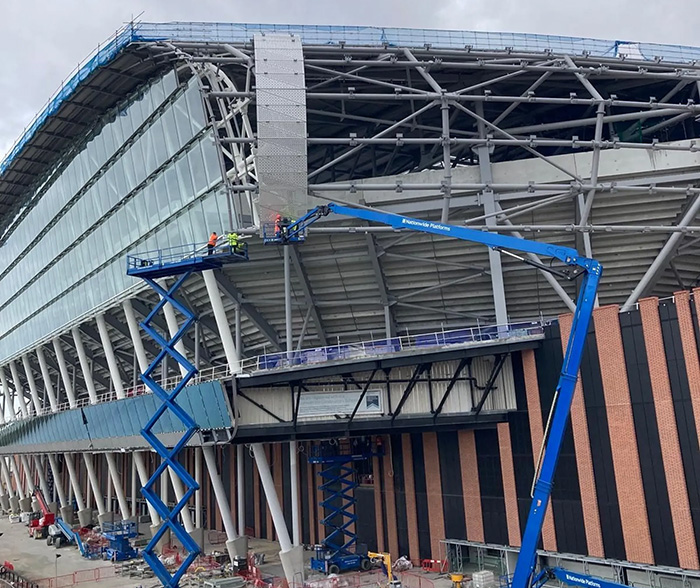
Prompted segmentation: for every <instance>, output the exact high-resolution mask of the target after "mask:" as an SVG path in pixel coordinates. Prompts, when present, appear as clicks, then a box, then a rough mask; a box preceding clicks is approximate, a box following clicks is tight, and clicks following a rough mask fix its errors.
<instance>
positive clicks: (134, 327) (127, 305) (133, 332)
mask: <svg viewBox="0 0 700 588" xmlns="http://www.w3.org/2000/svg"><path fill="white" fill-rule="evenodd" d="M122 308H123V309H124V316H126V324H127V325H128V327H129V335H130V336H131V342H132V343H133V345H134V353H135V354H136V360H137V362H138V364H139V370H141V373H143V372H145V371H146V368H148V358H147V357H146V348H145V347H144V345H143V339H141V331H140V330H139V322H138V320H137V319H136V313H135V312H134V307H133V305H132V304H131V300H129V299H128V298H127V299H126V300H125V301H124V302H122Z"/></svg>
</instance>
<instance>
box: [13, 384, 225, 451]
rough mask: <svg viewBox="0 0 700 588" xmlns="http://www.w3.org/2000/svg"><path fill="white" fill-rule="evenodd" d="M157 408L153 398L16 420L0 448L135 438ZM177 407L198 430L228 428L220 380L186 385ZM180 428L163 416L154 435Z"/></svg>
mask: <svg viewBox="0 0 700 588" xmlns="http://www.w3.org/2000/svg"><path fill="white" fill-rule="evenodd" d="M160 404H162V402H161V401H160V400H159V399H158V398H157V397H156V396H154V395H153V394H146V395H143V396H135V397H133V398H125V399H124V400H116V401H114V402H104V403H102V404H95V405H92V406H86V407H84V408H79V409H75V410H67V411H64V412H59V413H56V414H51V415H46V416H42V417H37V418H33V419H30V420H26V421H19V422H16V423H12V424H10V425H7V426H6V427H4V428H3V429H1V430H0V445H2V446H11V447H15V448H18V449H20V450H21V446H23V445H47V444H60V443H78V442H80V441H86V442H87V441H90V442H96V441H99V440H100V439H114V438H119V437H139V438H140V436H141V429H142V428H143V427H144V426H145V425H146V423H147V422H148V419H149V418H150V416H151V415H152V414H153V413H155V411H156V409H157V408H158V406H160ZM178 404H180V405H181V406H182V407H183V409H184V410H186V411H187V412H188V413H189V414H191V415H192V417H193V418H194V420H195V422H196V423H197V424H198V425H199V426H200V428H201V429H203V430H207V429H226V428H230V427H233V422H232V420H231V414H230V412H229V408H228V402H227V400H226V396H225V391H224V389H223V386H222V385H221V382H219V381H216V380H215V381H211V382H204V383H202V384H197V385H194V386H187V387H186V388H184V389H183V390H182V392H181V393H180V395H179V396H178ZM184 429H185V427H184V425H183V424H182V422H180V420H179V419H177V418H175V417H174V416H172V415H170V414H169V413H165V414H164V415H163V417H162V418H161V419H159V421H158V422H157V423H156V424H155V426H154V427H153V432H154V433H155V434H165V433H175V432H180V431H183V430H184ZM18 446H19V447H18Z"/></svg>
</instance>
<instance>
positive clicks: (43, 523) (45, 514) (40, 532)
mask: <svg viewBox="0 0 700 588" xmlns="http://www.w3.org/2000/svg"><path fill="white" fill-rule="evenodd" d="M34 498H36V501H37V502H38V503H39V508H40V509H41V517H38V518H33V519H32V520H30V521H29V536H30V537H34V539H46V536H47V535H48V533H49V525H53V524H55V522H56V516H55V515H54V514H53V513H52V512H51V511H50V510H49V507H48V506H46V501H45V500H44V495H43V494H42V493H41V490H39V489H38V488H37V489H36V490H34Z"/></svg>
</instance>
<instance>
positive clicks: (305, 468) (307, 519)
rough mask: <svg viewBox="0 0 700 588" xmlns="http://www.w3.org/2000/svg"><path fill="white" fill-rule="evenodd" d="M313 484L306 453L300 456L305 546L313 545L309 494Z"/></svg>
mask: <svg viewBox="0 0 700 588" xmlns="http://www.w3.org/2000/svg"><path fill="white" fill-rule="evenodd" d="M310 485H311V482H310V481H309V462H308V460H307V459H306V453H305V452H304V453H300V454H299V497H300V498H301V510H300V511H299V514H300V516H301V540H302V542H303V543H305V544H307V545H308V544H309V543H311V525H312V524H313V515H312V513H310V512H309V492H311V488H310Z"/></svg>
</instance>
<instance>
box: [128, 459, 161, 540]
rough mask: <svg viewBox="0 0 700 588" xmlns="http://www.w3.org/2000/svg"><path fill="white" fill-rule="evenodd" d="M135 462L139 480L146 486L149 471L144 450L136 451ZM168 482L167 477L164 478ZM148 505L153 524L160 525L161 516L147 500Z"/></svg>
mask: <svg viewBox="0 0 700 588" xmlns="http://www.w3.org/2000/svg"><path fill="white" fill-rule="evenodd" d="M134 462H135V463H136V471H137V472H138V474H139V482H140V483H141V486H142V487H143V486H145V485H146V482H148V472H147V471H146V461H145V459H144V453H143V451H136V452H134ZM163 479H164V480H165V481H166V482H167V478H165V477H164V478H163ZM146 506H147V507H148V513H149V515H150V516H151V524H152V525H154V526H157V525H160V516H159V515H158V512H157V511H156V509H155V508H153V505H152V504H151V503H150V502H148V500H147V501H146Z"/></svg>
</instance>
